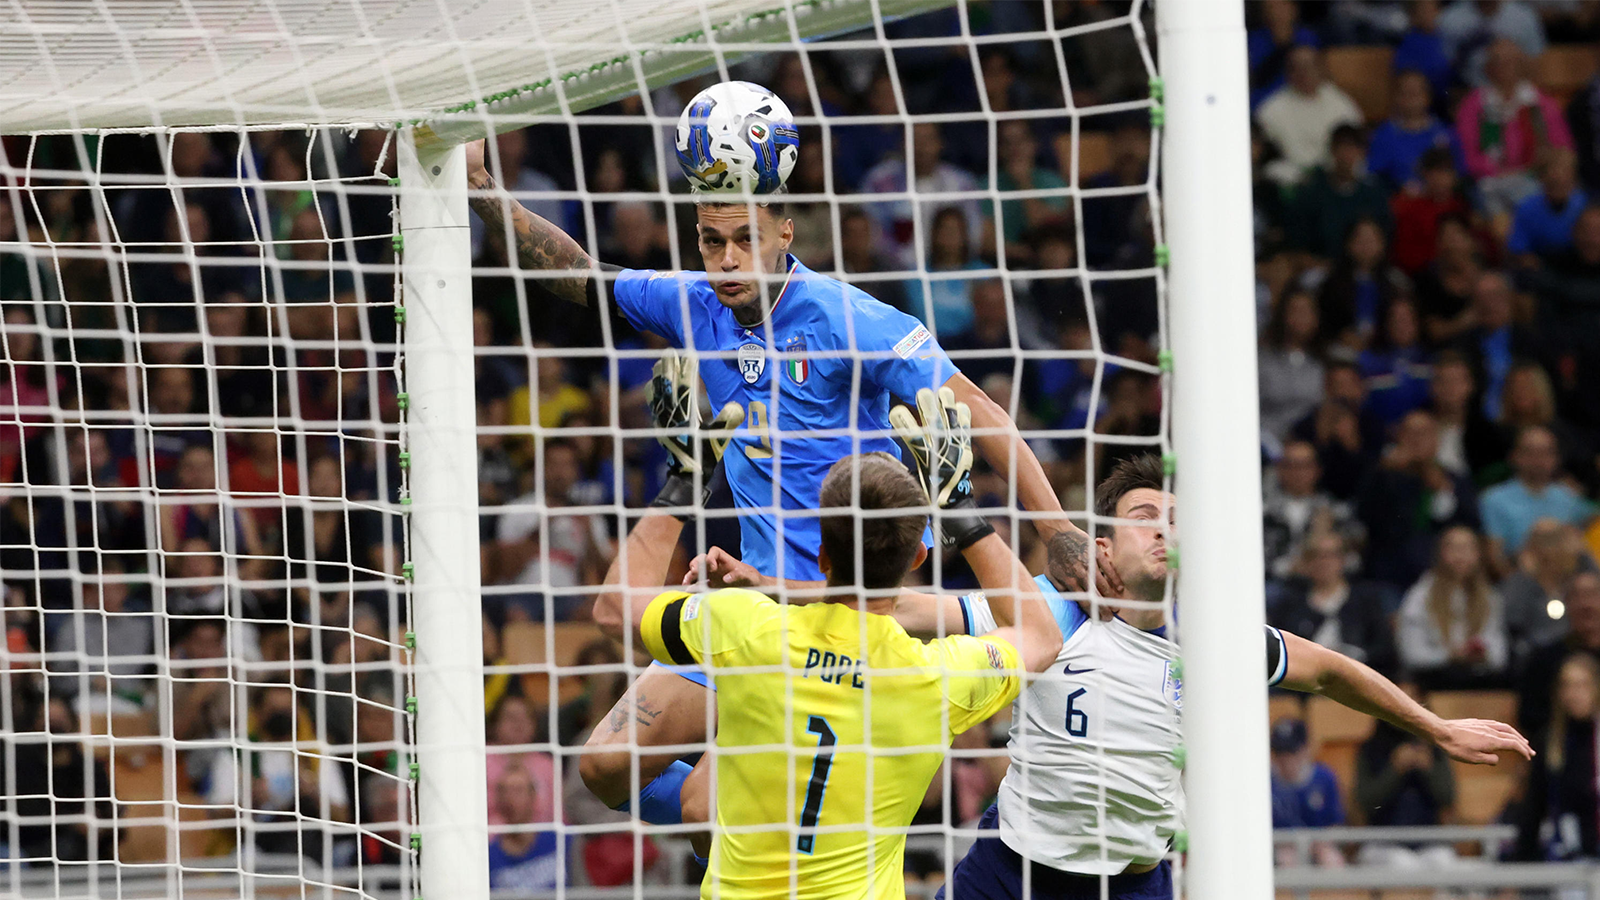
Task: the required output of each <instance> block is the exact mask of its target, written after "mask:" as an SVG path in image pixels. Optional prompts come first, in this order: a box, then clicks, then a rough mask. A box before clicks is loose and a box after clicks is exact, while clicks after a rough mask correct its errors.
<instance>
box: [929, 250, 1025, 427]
mask: <svg viewBox="0 0 1600 900" xmlns="http://www.w3.org/2000/svg"><path fill="white" fill-rule="evenodd" d="M970 284H971V285H972V324H971V325H970V326H969V327H968V328H967V330H966V331H964V332H962V333H961V334H958V335H955V336H954V337H951V338H947V339H944V340H942V341H940V343H942V344H943V345H944V349H945V350H946V351H947V352H949V353H951V354H953V355H952V356H951V357H950V359H951V361H952V362H954V363H955V364H956V367H957V368H959V369H960V370H961V372H962V374H964V375H966V376H967V377H968V378H970V379H971V380H972V382H973V383H974V384H979V385H981V384H983V383H984V379H986V378H988V377H989V376H990V375H996V374H998V375H1005V376H1007V377H1010V375H1011V373H1012V371H1013V370H1015V368H1016V359H1017V357H1016V352H1017V351H1016V347H1015V346H1014V345H1013V343H1012V341H1011V308H1012V307H1011V304H1010V303H1007V302H1006V286H1005V283H1004V282H1002V281H1001V280H1000V279H998V278H985V279H984V280H982V281H977V282H970ZM1017 313H1018V315H1021V313H1022V310H1021V309H1018V310H1017ZM1006 408H1008V409H1009V408H1010V405H1009V404H1007V405H1006Z"/></svg>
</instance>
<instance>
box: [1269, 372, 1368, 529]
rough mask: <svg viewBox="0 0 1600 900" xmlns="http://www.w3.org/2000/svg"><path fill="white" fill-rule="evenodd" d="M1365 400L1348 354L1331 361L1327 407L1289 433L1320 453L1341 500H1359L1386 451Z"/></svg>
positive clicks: (1326, 482) (1325, 384)
mask: <svg viewBox="0 0 1600 900" xmlns="http://www.w3.org/2000/svg"><path fill="white" fill-rule="evenodd" d="M1366 400H1367V389H1366V385H1365V383H1364V382H1363V381H1362V380H1361V368H1360V367H1359V366H1358V365H1357V364H1356V363H1355V361H1354V360H1352V359H1350V358H1349V356H1348V354H1341V355H1338V356H1336V357H1332V358H1330V359H1329V360H1328V361H1327V363H1326V364H1325V365H1324V366H1323V371H1322V402H1321V403H1319V404H1317V406H1316V408H1314V409H1312V410H1311V412H1309V413H1306V414H1305V415H1304V416H1303V417H1301V419H1300V421H1298V422H1296V423H1294V427H1292V428H1290V429H1289V435H1290V436H1291V437H1293V438H1295V439H1296V440H1301V441H1308V442H1310V444H1311V445H1312V446H1314V447H1316V448H1317V458H1318V459H1320V460H1322V484H1323V487H1325V488H1327V490H1328V492H1329V493H1330V494H1332V495H1333V496H1335V497H1338V498H1340V499H1342V500H1349V499H1352V498H1354V497H1355V495H1356V492H1357V491H1358V490H1359V489H1360V486H1361V479H1362V477H1363V476H1364V475H1365V474H1366V472H1367V469H1368V468H1369V467H1370V466H1371V465H1372V463H1373V462H1374V461H1375V460H1376V459H1377V457H1378V451H1379V450H1380V449H1382V447H1383V429H1382V428H1380V427H1379V426H1378V423H1377V420H1376V419H1374V418H1372V416H1371V415H1369V414H1367V413H1366V412H1365V411H1364V410H1365V407H1366Z"/></svg>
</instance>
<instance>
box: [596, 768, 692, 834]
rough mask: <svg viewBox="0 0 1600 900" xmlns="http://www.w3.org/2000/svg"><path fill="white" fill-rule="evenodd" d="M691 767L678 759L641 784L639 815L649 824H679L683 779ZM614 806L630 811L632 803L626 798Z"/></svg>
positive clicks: (680, 819)
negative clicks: (646, 782) (647, 781)
mask: <svg viewBox="0 0 1600 900" xmlns="http://www.w3.org/2000/svg"><path fill="white" fill-rule="evenodd" d="M693 771H694V767H693V766H691V765H689V764H688V763H686V762H684V761H683V760H681V759H680V760H677V761H675V762H673V764H672V765H670V766H667V770H666V771H665V772H662V773H661V774H660V775H657V776H656V777H655V779H654V780H652V781H651V782H650V783H649V784H647V785H645V786H644V787H643V788H640V790H639V818H640V819H643V820H644V821H646V822H649V823H650V824H651V825H682V824H683V799H682V794H683V782H684V781H685V780H686V779H687V778H688V777H689V773H690V772H693ZM614 809H616V811H617V812H633V808H632V804H631V803H630V802H629V801H627V800H624V801H622V803H621V804H620V805H618V806H616V807H614Z"/></svg>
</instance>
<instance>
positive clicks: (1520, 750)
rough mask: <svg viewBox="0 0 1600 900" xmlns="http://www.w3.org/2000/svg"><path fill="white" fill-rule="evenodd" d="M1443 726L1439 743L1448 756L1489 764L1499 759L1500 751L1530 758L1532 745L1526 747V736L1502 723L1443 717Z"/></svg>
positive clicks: (1479, 763) (1490, 720) (1469, 761)
mask: <svg viewBox="0 0 1600 900" xmlns="http://www.w3.org/2000/svg"><path fill="white" fill-rule="evenodd" d="M1444 727H1445V730H1444V733H1443V735H1441V736H1440V737H1439V739H1438V744H1439V748H1440V749H1441V750H1443V751H1444V752H1445V753H1448V754H1449V755H1450V758H1451V759H1454V760H1459V761H1461V762H1464V763H1474V764H1477V765H1489V766H1492V765H1494V764H1495V763H1497V762H1499V761H1500V756H1499V754H1500V753H1515V754H1517V755H1519V756H1521V757H1522V758H1523V759H1533V747H1531V746H1529V744H1528V739H1527V738H1525V737H1523V736H1522V734H1521V733H1520V732H1518V731H1517V730H1516V729H1515V728H1512V727H1511V726H1510V725H1507V724H1505V723H1504V722H1496V721H1494V720H1493V719H1446V720H1445V722H1444Z"/></svg>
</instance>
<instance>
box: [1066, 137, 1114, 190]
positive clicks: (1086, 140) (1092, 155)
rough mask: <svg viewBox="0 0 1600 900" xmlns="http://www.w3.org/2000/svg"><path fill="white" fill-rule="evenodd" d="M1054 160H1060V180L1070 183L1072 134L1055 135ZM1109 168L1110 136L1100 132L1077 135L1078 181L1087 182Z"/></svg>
mask: <svg viewBox="0 0 1600 900" xmlns="http://www.w3.org/2000/svg"><path fill="white" fill-rule="evenodd" d="M1056 159H1058V160H1060V161H1061V163H1060V172H1061V179H1062V180H1063V181H1065V182H1066V183H1068V184H1071V183H1072V164H1071V159H1072V132H1070V131H1063V132H1062V133H1060V134H1058V135H1056ZM1109 168H1111V136H1110V135H1108V134H1105V133H1104V132H1100V131H1082V132H1079V133H1078V179H1079V181H1080V182H1082V181H1088V180H1089V179H1090V178H1092V177H1094V176H1095V175H1099V174H1100V173H1101V172H1104V171H1106V170H1107V169H1109Z"/></svg>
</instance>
